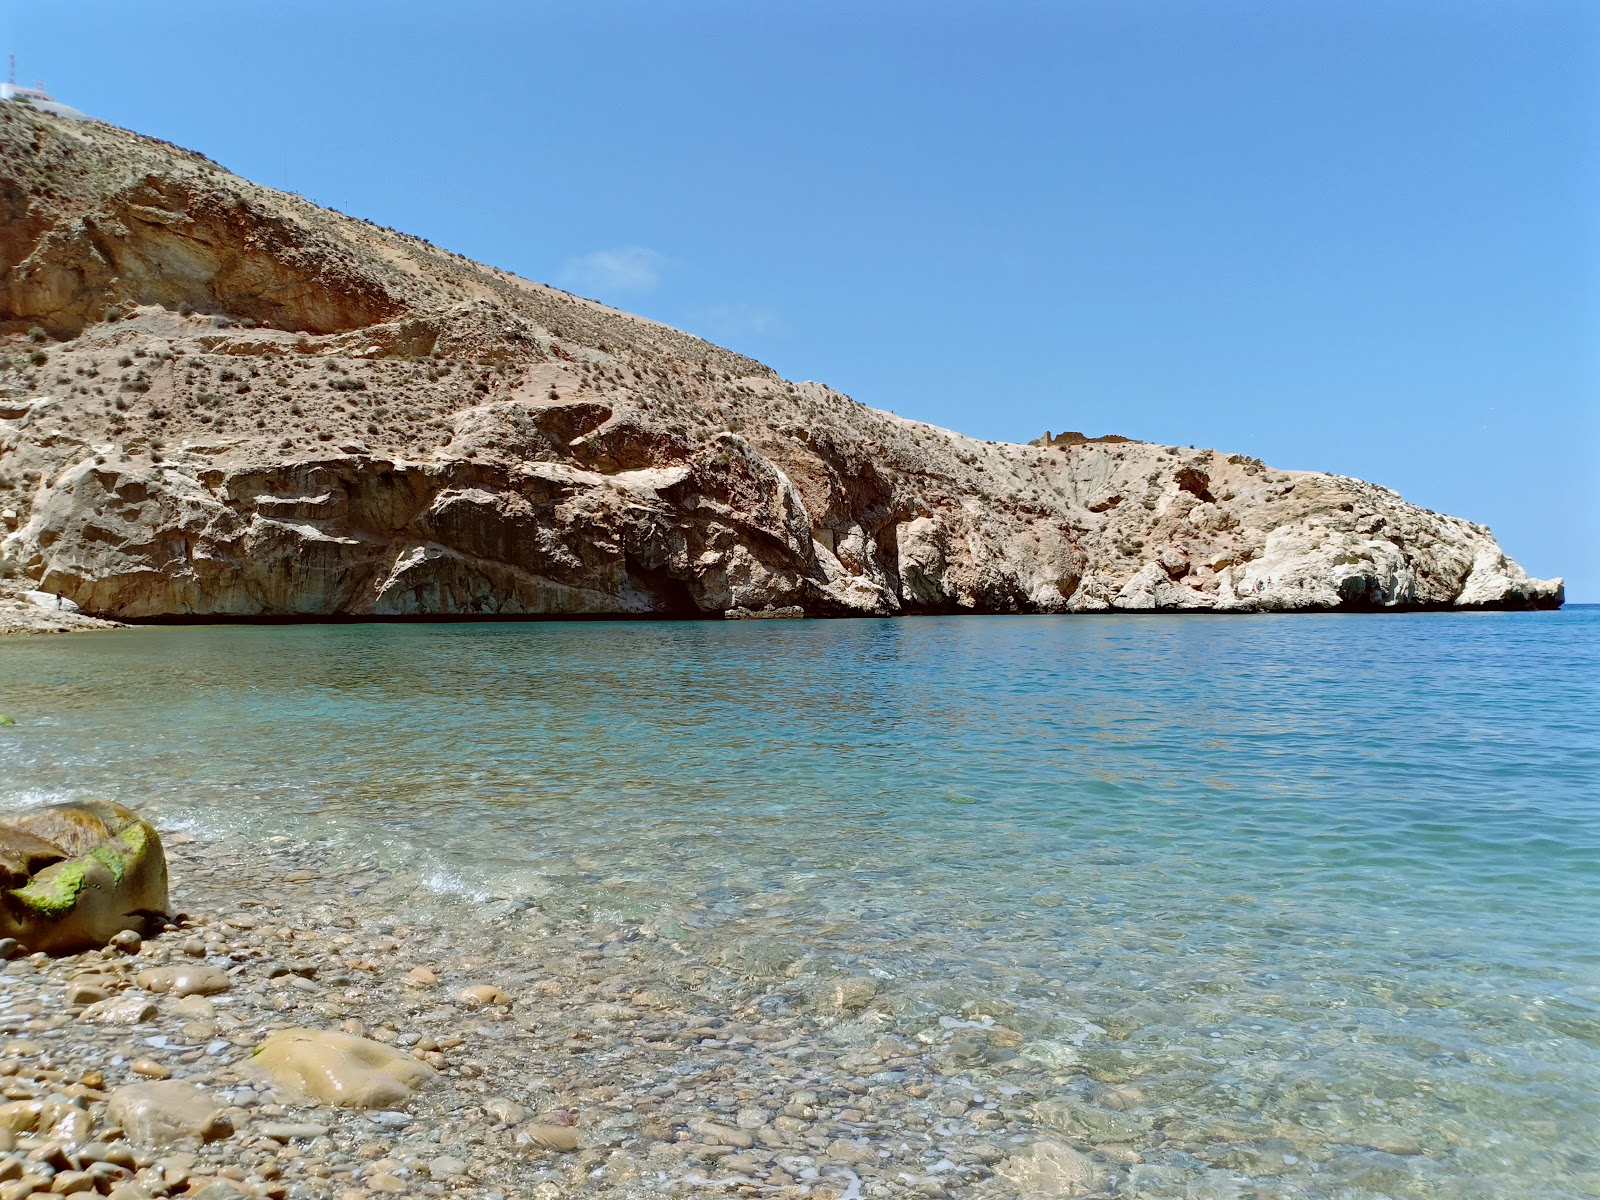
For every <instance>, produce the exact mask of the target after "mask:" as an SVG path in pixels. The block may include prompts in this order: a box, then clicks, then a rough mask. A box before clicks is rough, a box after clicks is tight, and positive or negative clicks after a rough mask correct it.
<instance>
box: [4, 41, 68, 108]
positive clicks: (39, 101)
mask: <svg viewBox="0 0 1600 1200" xmlns="http://www.w3.org/2000/svg"><path fill="white" fill-rule="evenodd" d="M0 100H8V101H10V102H12V103H13V104H26V105H27V106H28V107H29V108H36V109H38V110H39V111H40V112H47V113H54V114H55V115H56V116H58V117H66V118H67V119H68V120H72V121H87V120H88V119H89V118H88V117H86V116H84V114H83V113H81V112H79V111H78V110H77V109H75V108H73V107H72V106H71V105H68V104H62V103H60V102H58V101H57V100H56V98H55V97H54V96H52V95H51V94H50V93H49V92H47V91H45V90H44V82H43V81H42V80H41V81H40V82H39V85H38V86H37V87H23V86H22V85H21V84H19V83H18V82H17V56H16V55H15V54H13V55H12V56H11V78H10V79H8V80H7V81H6V82H5V83H0Z"/></svg>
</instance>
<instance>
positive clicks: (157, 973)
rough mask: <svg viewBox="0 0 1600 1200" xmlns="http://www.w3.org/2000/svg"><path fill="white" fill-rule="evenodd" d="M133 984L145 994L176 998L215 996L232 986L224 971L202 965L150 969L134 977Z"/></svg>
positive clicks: (191, 964)
mask: <svg viewBox="0 0 1600 1200" xmlns="http://www.w3.org/2000/svg"><path fill="white" fill-rule="evenodd" d="M134 982H135V983H137V984H138V985H139V986H140V987H142V988H143V989H144V990H145V991H147V992H170V993H171V994H172V995H174V996H178V997H184V996H216V995H220V994H221V993H222V992H225V991H227V990H228V988H229V987H230V986H232V981H231V980H230V979H229V978H228V974H227V972H226V971H223V970H222V969H221V968H220V967H211V966H206V965H205V964H204V963H190V964H186V965H184V966H181V967H151V968H149V969H148V970H144V971H140V972H139V973H138V974H137V975H135V976H134Z"/></svg>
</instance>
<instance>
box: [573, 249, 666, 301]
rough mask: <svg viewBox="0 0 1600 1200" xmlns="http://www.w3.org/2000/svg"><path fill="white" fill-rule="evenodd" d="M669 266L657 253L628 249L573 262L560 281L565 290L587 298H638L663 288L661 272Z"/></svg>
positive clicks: (590, 255) (581, 258)
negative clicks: (631, 294)
mask: <svg viewBox="0 0 1600 1200" xmlns="http://www.w3.org/2000/svg"><path fill="white" fill-rule="evenodd" d="M665 263H666V259H665V257H664V256H663V255H661V254H658V253H657V252H656V251H654V250H649V249H646V248H645V247H643V246H624V247H622V248H621V249H617V250H596V251H595V252H594V253H593V254H584V255H580V256H579V257H577V258H569V259H567V261H566V262H564V263H562V264H561V269H560V270H559V271H558V272H557V273H556V278H557V279H559V280H560V281H561V286H562V287H564V288H568V289H570V290H572V291H574V292H578V293H579V294H580V295H585V296H593V297H596V298H599V297H602V296H615V295H619V294H623V293H633V294H638V293H640V292H650V291H654V290H655V289H656V288H658V287H660V286H661V268H662V266H663V265H664V264H665Z"/></svg>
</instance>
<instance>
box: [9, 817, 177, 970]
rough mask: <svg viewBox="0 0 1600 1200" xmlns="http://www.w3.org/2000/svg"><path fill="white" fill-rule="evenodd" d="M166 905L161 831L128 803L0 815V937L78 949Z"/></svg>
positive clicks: (51, 948) (35, 946)
mask: <svg viewBox="0 0 1600 1200" xmlns="http://www.w3.org/2000/svg"><path fill="white" fill-rule="evenodd" d="M166 911H167V862H166V858H165V856H164V855H163V854H162V851H161V838H160V835H158V834H157V833H156V831H155V828H154V827H153V826H151V825H150V823H149V822H147V821H145V820H144V819H143V818H141V817H140V816H139V815H138V814H137V813H135V812H134V811H133V810H132V809H128V808H124V807H123V806H122V805H120V804H113V803H110V802H108V801H90V802H84V803H75V804H50V805H45V806H44V807H41V808H35V809H29V810H27V811H25V812H21V813H14V814H11V815H10V816H8V817H6V819H5V820H4V821H0V936H4V937H11V938H15V939H16V940H17V941H19V942H21V943H23V944H25V945H26V946H28V948H29V949H31V950H34V951H44V952H45V953H47V954H76V953H79V952H81V951H84V950H92V949H98V948H99V947H101V946H104V945H105V944H106V943H107V942H109V941H110V940H111V938H112V937H114V936H115V935H116V934H118V933H120V932H121V931H122V930H124V929H134V930H138V929H140V928H142V927H143V925H144V923H145V922H146V921H147V920H149V919H151V918H152V917H155V916H164V915H165V914H166Z"/></svg>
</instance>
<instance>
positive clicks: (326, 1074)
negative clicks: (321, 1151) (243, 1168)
mask: <svg viewBox="0 0 1600 1200" xmlns="http://www.w3.org/2000/svg"><path fill="white" fill-rule="evenodd" d="M253 1061H254V1064H255V1065H256V1066H257V1067H259V1068H261V1069H262V1070H264V1071H265V1072H266V1073H267V1074H268V1076H270V1077H271V1079H272V1081H273V1082H274V1083H276V1084H278V1085H279V1086H281V1087H284V1088H288V1089H291V1090H294V1091H298V1092H302V1093H304V1094H306V1095H308V1096H310V1097H311V1098H312V1099H315V1100H318V1101H320V1102H321V1103H323V1104H334V1105H338V1106H340V1107H344V1108H378V1109H387V1108H393V1107H394V1106H396V1105H399V1104H404V1103H405V1102H406V1101H407V1100H409V1099H410V1098H411V1095H412V1093H413V1092H415V1091H416V1090H417V1089H418V1088H420V1087H421V1086H422V1085H423V1084H425V1083H427V1082H428V1081H429V1080H430V1079H432V1078H433V1069H432V1068H431V1067H429V1066H427V1065H426V1064H425V1063H422V1062H419V1061H417V1059H415V1058H413V1057H412V1056H411V1055H409V1054H407V1053H405V1052H404V1051H401V1050H396V1049H393V1048H392V1047H389V1046H385V1045H383V1044H382V1043H381V1042H374V1041H371V1040H370V1039H368V1038H362V1037H356V1036H354V1035H353V1034H348V1033H343V1032H340V1031H338V1030H332V1029H284V1030H280V1031H278V1032H277V1033H274V1034H272V1035H271V1036H270V1037H268V1038H267V1040H266V1041H265V1042H263V1043H262V1044H261V1048H260V1050H258V1051H257V1052H256V1055H255V1058H254V1060H253Z"/></svg>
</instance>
